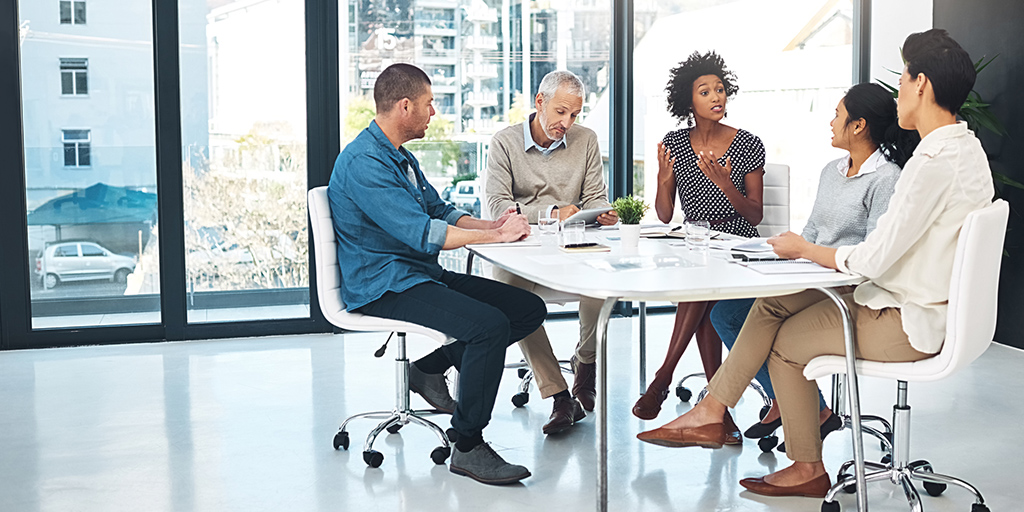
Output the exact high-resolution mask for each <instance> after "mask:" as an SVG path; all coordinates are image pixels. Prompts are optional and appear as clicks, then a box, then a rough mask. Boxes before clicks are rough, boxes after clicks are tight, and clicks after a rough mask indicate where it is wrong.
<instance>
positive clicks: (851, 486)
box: [836, 473, 857, 494]
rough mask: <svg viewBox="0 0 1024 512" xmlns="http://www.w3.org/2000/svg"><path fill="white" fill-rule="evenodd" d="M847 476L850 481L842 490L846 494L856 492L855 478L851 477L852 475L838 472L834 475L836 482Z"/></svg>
mask: <svg viewBox="0 0 1024 512" xmlns="http://www.w3.org/2000/svg"><path fill="white" fill-rule="evenodd" d="M847 478H849V479H850V482H851V483H850V484H848V485H845V486H843V492H845V493H846V494H853V493H855V492H857V483H856V481H855V479H854V478H853V475H848V474H846V473H840V474H838V475H836V482H841V481H843V480H845V479H847Z"/></svg>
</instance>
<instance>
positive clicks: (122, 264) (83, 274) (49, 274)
mask: <svg viewBox="0 0 1024 512" xmlns="http://www.w3.org/2000/svg"><path fill="white" fill-rule="evenodd" d="M135 262H136V259H135V258H133V257H130V256H124V255H121V254H114V253H113V252H110V251H109V250H107V249H105V248H104V247H102V246H100V245H99V244H97V243H95V242H89V241H84V240H83V241H71V240H69V241H62V242H57V243H54V244H51V245H48V246H46V248H45V249H43V250H42V251H40V253H39V256H37V257H36V275H38V276H39V277H40V278H41V279H42V282H43V286H44V287H46V288H53V287H54V286H57V285H58V284H60V283H62V282H68V281H90V280H95V279H108V280H111V281H114V282H116V283H124V282H126V281H127V280H128V274H131V273H132V271H134V270H135Z"/></svg>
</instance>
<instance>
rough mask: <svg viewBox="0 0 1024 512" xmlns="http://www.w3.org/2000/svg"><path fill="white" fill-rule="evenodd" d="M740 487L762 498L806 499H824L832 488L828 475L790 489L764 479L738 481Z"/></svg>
mask: <svg viewBox="0 0 1024 512" xmlns="http://www.w3.org/2000/svg"><path fill="white" fill-rule="evenodd" d="M740 485H742V486H743V487H746V488H747V490H748V491H750V492H752V493H754V494H760V495H763V496H806V497H808V498H824V497H825V495H826V494H828V490H829V489H830V488H831V487H832V481H831V480H829V478H828V474H827V473H826V474H824V475H821V476H819V477H817V478H815V479H813V480H811V481H809V482H804V483H802V484H800V485H793V486H790V487H781V486H778V485H772V484H770V483H768V482H765V481H764V477H760V478H744V479H743V480H740Z"/></svg>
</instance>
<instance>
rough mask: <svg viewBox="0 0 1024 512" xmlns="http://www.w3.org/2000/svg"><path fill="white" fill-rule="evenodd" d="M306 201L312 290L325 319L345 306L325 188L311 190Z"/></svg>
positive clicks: (329, 206) (329, 204)
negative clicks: (310, 233)
mask: <svg viewBox="0 0 1024 512" xmlns="http://www.w3.org/2000/svg"><path fill="white" fill-rule="evenodd" d="M307 199H308V200H309V206H308V207H309V223H310V225H311V227H312V228H313V255H314V257H315V258H316V289H317V298H318V299H319V302H320V310H321V311H324V312H325V313H324V314H325V315H326V314H327V313H326V312H328V311H330V312H338V311H345V302H344V301H343V300H342V298H341V267H339V266H338V241H337V239H335V237H334V220H333V219H331V203H330V201H329V200H328V199H327V187H316V188H314V189H311V190H310V191H309V193H308V195H307Z"/></svg>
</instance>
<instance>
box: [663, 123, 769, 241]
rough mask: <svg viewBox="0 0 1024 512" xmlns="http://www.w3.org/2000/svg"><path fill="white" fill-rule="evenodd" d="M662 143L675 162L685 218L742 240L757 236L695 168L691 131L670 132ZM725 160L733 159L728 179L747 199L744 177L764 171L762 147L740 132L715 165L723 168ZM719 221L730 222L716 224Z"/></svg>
mask: <svg viewBox="0 0 1024 512" xmlns="http://www.w3.org/2000/svg"><path fill="white" fill-rule="evenodd" d="M663 142H664V144H665V147H666V148H668V149H669V151H670V152H671V155H672V156H673V157H674V158H675V159H676V161H675V166H674V167H673V168H672V170H673V172H674V173H675V177H676V190H677V191H678V192H679V204H680V206H681V207H682V209H683V214H684V215H686V218H688V219H700V220H707V221H710V222H711V224H712V225H711V229H713V230H716V231H722V232H725V233H731V234H733V235H739V236H745V237H754V236H757V229H755V228H754V226H752V225H751V224H750V223H749V222H747V219H744V218H743V217H742V216H740V215H739V214H738V213H736V209H735V208H733V206H732V203H730V202H729V199H728V198H726V197H725V193H724V192H722V190H721V189H720V188H718V186H717V185H715V184H714V183H713V182H712V181H711V179H710V178H708V177H707V176H706V175H704V171H701V170H700V167H697V155H696V154H695V153H694V152H693V147H692V146H691V145H690V129H688V128H684V129H681V130H676V131H673V132H669V133H668V135H665V139H664V141H663ZM726 157H729V158H731V159H732V174H731V175H730V178H732V183H733V185H735V186H736V190H739V191H740V193H741V194H743V195H747V187H746V182H745V181H744V178H745V177H746V175H747V173H749V172H752V171H755V170H757V169H761V168H763V167H764V144H762V143H761V139H759V138H758V137H757V136H756V135H754V134H752V133H750V132H748V131H745V130H739V131H738V132H737V133H736V137H735V138H734V139H733V141H732V144H730V145H729V149H728V150H727V151H726V152H725V154H724V155H722V156H721V158H719V159H718V163H719V164H721V165H725V159H726ZM733 217H735V218H733ZM722 219H731V220H727V221H725V222H721V223H716V221H721V220H722Z"/></svg>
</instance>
